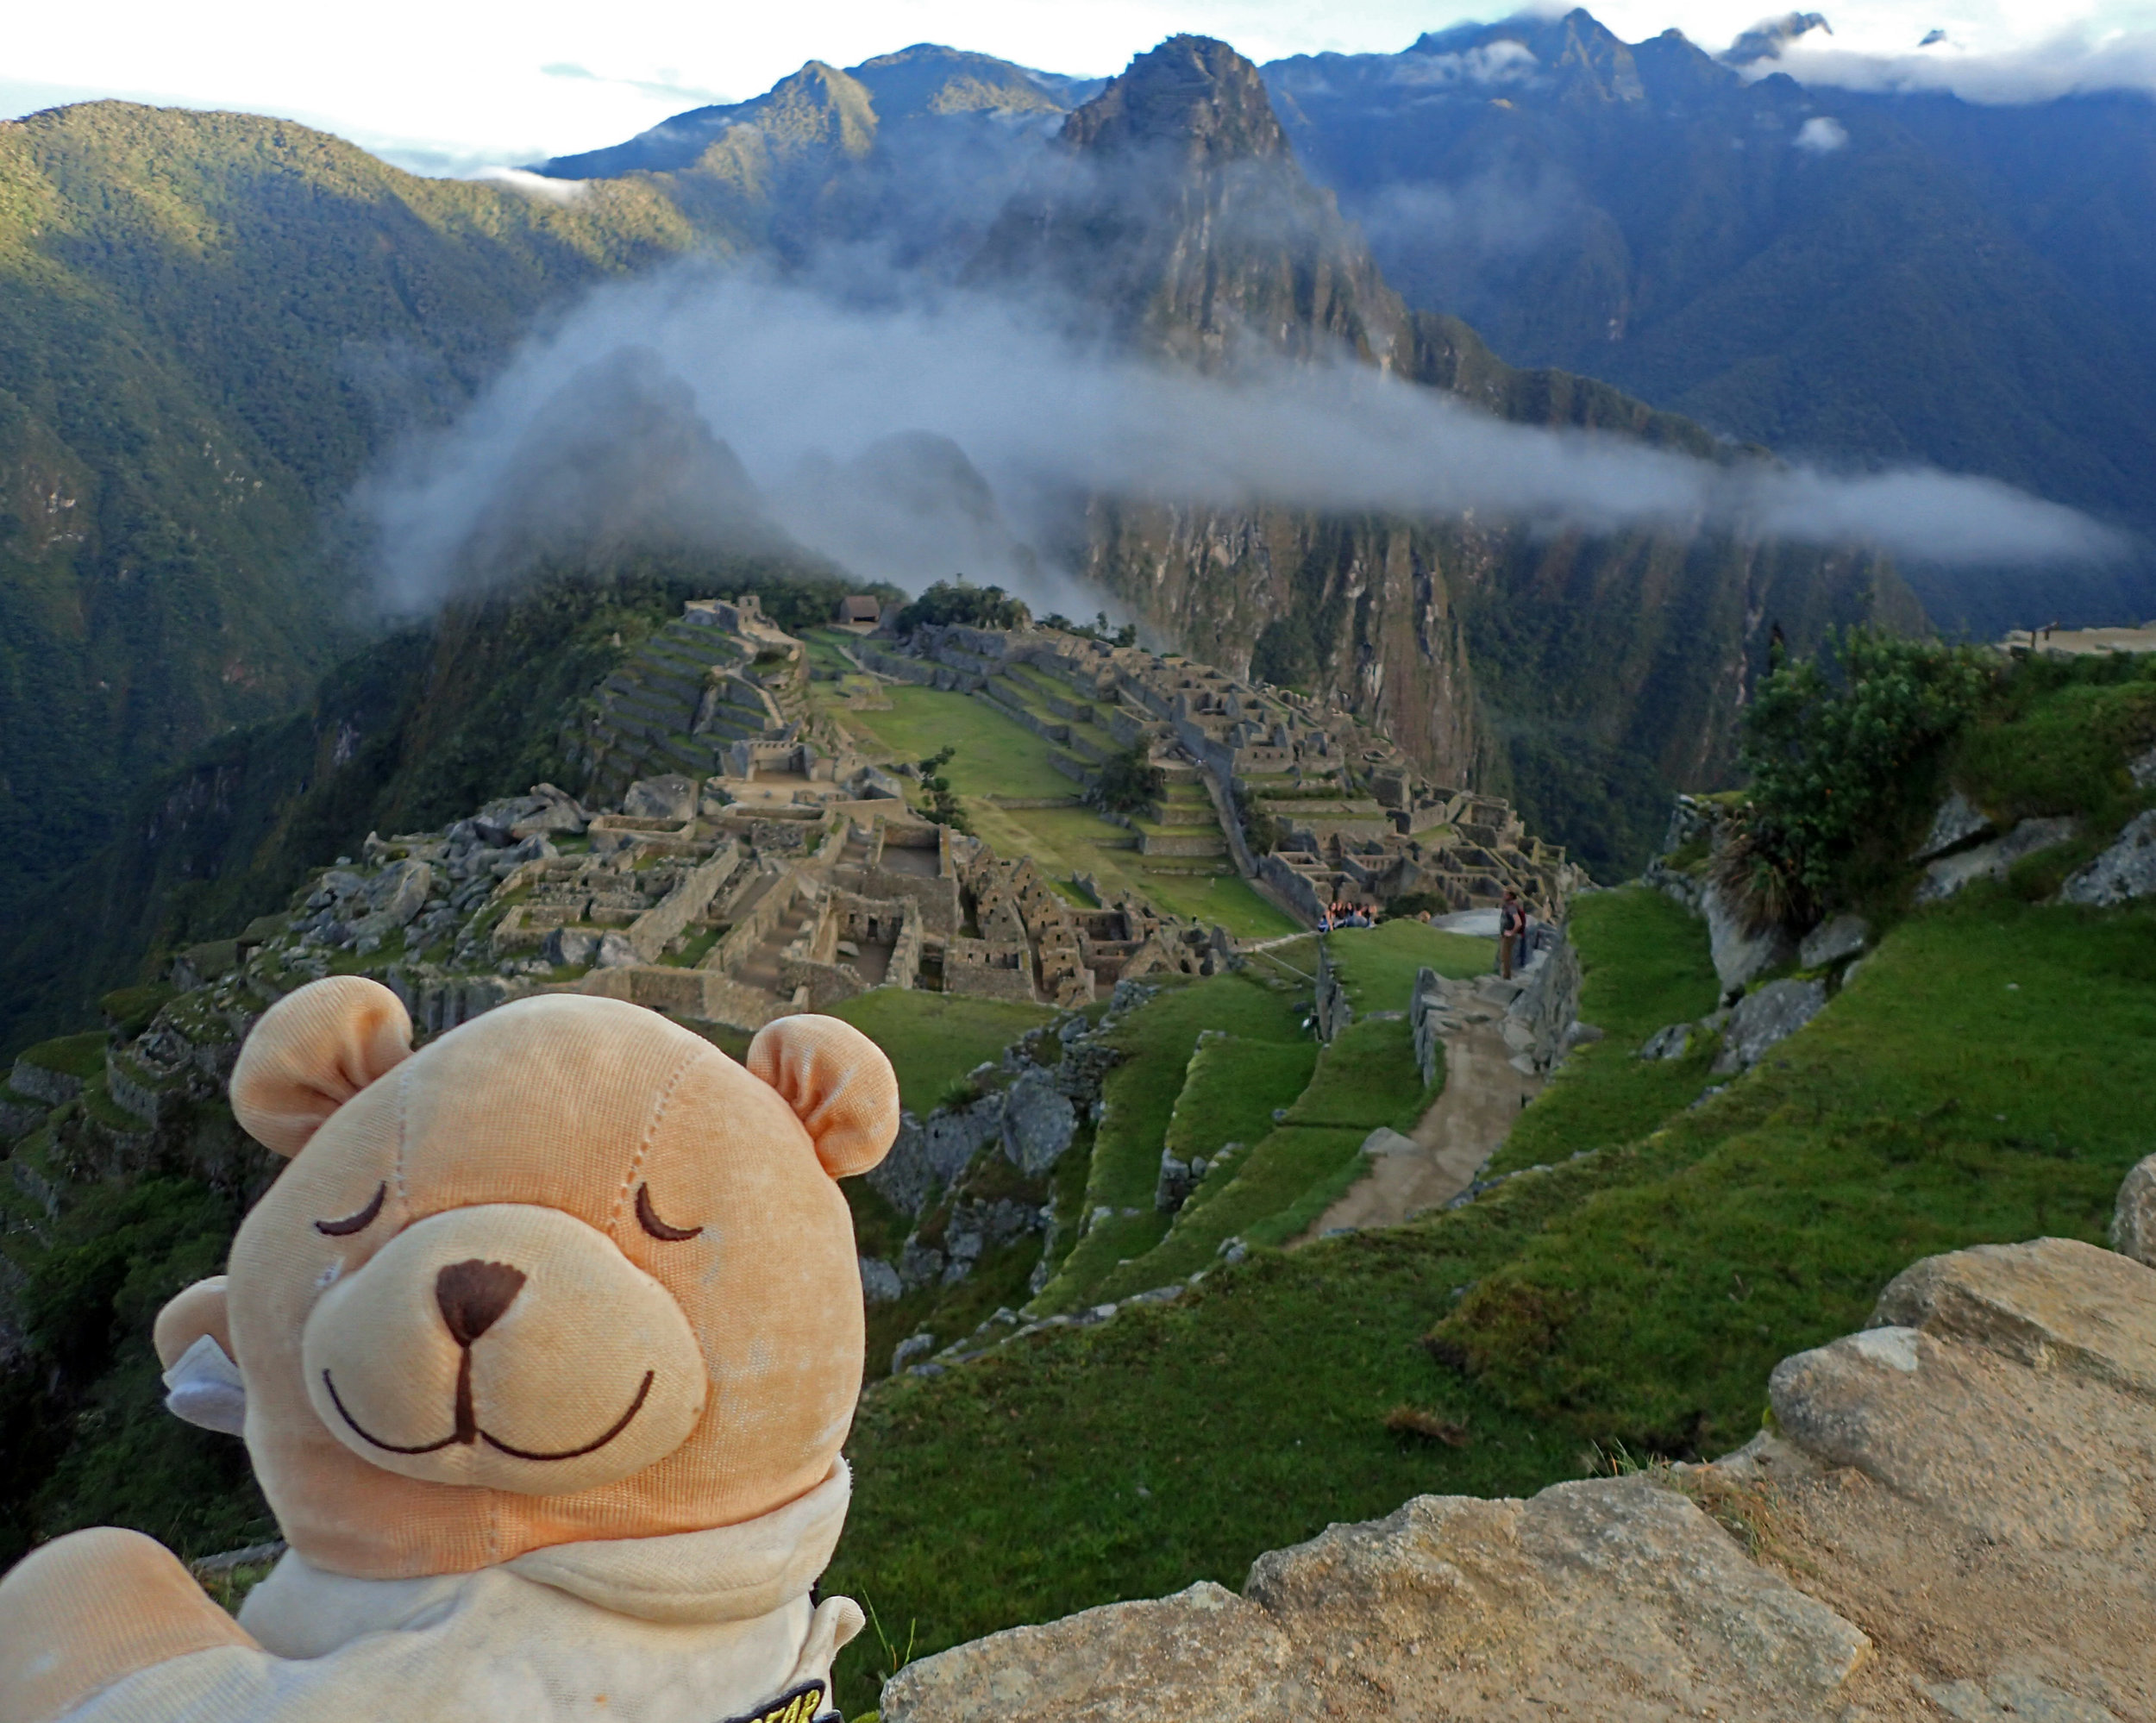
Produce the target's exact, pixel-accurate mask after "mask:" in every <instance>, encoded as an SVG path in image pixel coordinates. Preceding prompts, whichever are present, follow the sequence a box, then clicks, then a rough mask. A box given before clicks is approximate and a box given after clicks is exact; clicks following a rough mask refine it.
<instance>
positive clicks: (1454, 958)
mask: <svg viewBox="0 0 2156 1723" xmlns="http://www.w3.org/2000/svg"><path fill="white" fill-rule="evenodd" d="M1326 941H1327V943H1328V947H1329V949H1331V951H1332V962H1333V964H1334V966H1335V967H1336V968H1338V970H1339V972H1340V980H1341V981H1342V983H1343V984H1344V986H1345V987H1346V988H1347V993H1348V999H1349V1000H1350V1001H1351V1003H1352V1004H1353V1005H1354V1006H1355V1008H1356V1010H1357V1011H1358V1012H1372V1011H1405V1010H1407V996H1408V994H1409V993H1411V992H1412V991H1413V987H1414V985H1415V972H1416V971H1417V970H1419V969H1423V968H1431V969H1435V970H1436V971H1437V972H1438V974H1440V975H1451V976H1454V977H1465V976H1469V975H1487V974H1490V973H1492V972H1493V971H1494V970H1495V968H1497V942H1496V941H1495V940H1494V939H1476V938H1473V937H1470V936H1468V935H1466V934H1463V933H1445V932H1442V931H1440V930H1438V929H1436V928H1433V927H1432V926H1431V925H1430V924H1428V923H1426V922H1420V921H1414V920H1412V919H1406V918H1403V919H1401V920H1399V921H1387V922H1381V923H1379V924H1378V925H1376V927H1344V928H1342V929H1341V930H1339V931H1338V932H1337V933H1329V934H1327V935H1326ZM1307 956H1308V958H1309V960H1310V962H1316V961H1317V954H1316V953H1315V952H1314V951H1311V952H1307ZM1305 967H1307V965H1306V966H1305Z"/></svg>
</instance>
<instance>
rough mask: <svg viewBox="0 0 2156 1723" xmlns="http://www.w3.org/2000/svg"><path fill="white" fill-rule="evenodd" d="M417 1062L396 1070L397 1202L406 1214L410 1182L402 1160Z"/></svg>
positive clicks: (408, 1138) (409, 1136)
mask: <svg viewBox="0 0 2156 1723" xmlns="http://www.w3.org/2000/svg"><path fill="white" fill-rule="evenodd" d="M416 1063H417V1060H412V1059H407V1060H405V1061H404V1062H403V1063H402V1064H400V1065H399V1066H398V1068H397V1169H396V1173H397V1200H398V1203H399V1204H400V1205H401V1206H403V1207H404V1211H405V1212H407V1213H409V1212H411V1181H410V1179H409V1178H408V1177H407V1176H406V1175H405V1168H404V1158H405V1150H406V1145H407V1143H409V1142H410V1140H411V1132H410V1131H409V1129H408V1124H409V1121H410V1119H411V1102H410V1096H411V1068H412V1067H413V1065H415V1064H416Z"/></svg>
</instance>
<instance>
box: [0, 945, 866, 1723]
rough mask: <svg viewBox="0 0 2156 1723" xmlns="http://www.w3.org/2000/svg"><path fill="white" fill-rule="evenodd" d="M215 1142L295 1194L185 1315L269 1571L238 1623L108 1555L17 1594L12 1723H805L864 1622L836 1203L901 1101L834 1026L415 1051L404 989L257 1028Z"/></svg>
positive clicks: (544, 1028)
mask: <svg viewBox="0 0 2156 1723" xmlns="http://www.w3.org/2000/svg"><path fill="white" fill-rule="evenodd" d="M231 1093H232V1106H233V1111H234V1112H235V1114H236V1115H237V1116H238V1118H239V1119H240V1122H241V1125H244V1126H245V1127H246V1128H247V1130H248V1131H249V1132H250V1133H251V1134H252V1135H254V1137H256V1138H257V1139H259V1140H260V1142H261V1143H264V1144H265V1145H266V1146H267V1147H268V1148H270V1149H271V1150H274V1151H275V1152H276V1153H278V1154H279V1155H281V1156H285V1157H287V1160H288V1162H289V1164H288V1165H286V1166H285V1168H284V1169H283V1170H282V1171H281V1173H280V1175H279V1177H278V1179H277V1180H276V1181H275V1182H274V1183H273V1185H272V1186H271V1187H270V1188H269V1190H268V1192H267V1193H266V1194H265V1195H264V1196H263V1198H262V1200H260V1202H259V1203H257V1204H256V1205H255V1206H254V1209H253V1210H252V1211H251V1212H249V1214H248V1217H247V1219H246V1221H245V1222H244V1223H243V1224H242V1225H241V1228H240V1231H239V1235H238V1237H236V1238H235V1241H234V1244H233V1247H232V1254H231V1259H230V1263H229V1269H228V1272H227V1273H226V1274H225V1275H222V1276H219V1277H217V1278H216V1279H214V1280H210V1281H203V1282H201V1283H200V1284H198V1285H197V1286H194V1287H191V1288H188V1289H187V1290H186V1291H185V1292H183V1293H181V1294H179V1296H178V1297H177V1298H175V1299H174V1300H172V1303H171V1304H169V1305H168V1306H166V1308H165V1310H164V1312H163V1313H161V1314H160V1317H159V1319H158V1323H157V1332H156V1339H157V1347H158V1351H159V1354H160V1357H161V1358H162V1360H163V1361H164V1363H165V1364H166V1381H167V1382H168V1384H169V1385H170V1387H171V1389H172V1393H171V1397H170V1400H169V1403H170V1405H171V1406H172V1408H173V1410H175V1411H176V1412H178V1413H180V1414H181V1415H182V1416H184V1417H186V1418H188V1419H191V1420H192V1421H194V1422H197V1423H200V1424H204V1425H209V1426H210V1427H211V1428H213V1429H223V1430H227V1431H229V1432H233V1433H235V1434H243V1435H244V1437H245V1439H246V1441H247V1444H248V1454H249V1457H250V1458H251V1459H252V1461H253V1463H254V1471H255V1475H256V1476H257V1477H258V1478H259V1479H260V1482H261V1485H262V1488H263V1491H264V1493H265V1494H266V1496H267V1497H268V1499H269V1503H270V1506H271V1507H272V1508H273V1510H274V1512H275V1513H276V1515H277V1519H278V1522H279V1526H280V1527H281V1528H282V1530H283V1532H284V1533H285V1538H286V1540H287V1541H288V1543H289V1544H290V1546H291V1547H290V1550H289V1552H288V1553H287V1554H286V1555H285V1557H283V1558H282V1559H281V1560H280V1561H279V1563H278V1565H277V1567H276V1569H275V1570H274V1571H273V1573H272V1574H271V1575H270V1576H269V1577H268V1578H267V1579H266V1580H265V1581H264V1582H262V1583H261V1584H260V1586H258V1587H257V1588H255V1589H254V1591H253V1592H252V1593H251V1594H250V1595H248V1599H247V1601H246V1603H245V1605H244V1606H243V1607H241V1611H240V1614H239V1618H238V1620H234V1619H232V1618H231V1617H229V1616H228V1615H226V1614H225V1613H223V1612H222V1610H220V1609H219V1608H217V1607H216V1605H215V1604H213V1603H212V1602H211V1601H210V1599H209V1598H208V1597H207V1596H206V1595H204V1593H203V1591H202V1589H201V1588H200V1587H199V1586H197V1584H196V1583H195V1582H194V1581H193V1579H192V1578H191V1576H189V1574H188V1572H187V1570H186V1569H185V1568H184V1567H183V1566H182V1565H181V1564H180V1563H179V1561H178V1560H177V1559H176V1558H175V1557H173V1556H172V1554H171V1553H170V1552H169V1551H166V1550H165V1549H164V1548H163V1547H162V1546H161V1545H160V1544H156V1543H154V1541H152V1540H151V1539H150V1538H145V1537H143V1536H141V1534H139V1533H136V1532H122V1531H117V1530H114V1529H111V1528H100V1529H97V1530H95V1531H89V1532H75V1533H72V1534H71V1535H70V1536H67V1537H65V1538H59V1539H56V1540H55V1541H54V1542H53V1543H51V1544H46V1545H44V1546H43V1547H42V1548H41V1549H39V1550H37V1551H34V1552H33V1553H32V1554H31V1555H30V1556H28V1557H26V1558H25V1559H24V1560H23V1561H22V1563H19V1564H18V1565H17V1566H16V1568H15V1569H13V1570H12V1571H10V1572H9V1574H8V1575H7V1576H6V1577H5V1579H4V1580H0V1723H153V1720H154V1723H197V1720H199V1723H211V1720H216V1723H357V1720H361V1719H368V1720H372V1719H396V1720H399V1723H430V1720H436V1719H439V1720H443V1723H447V1720H450V1719H455V1720H458V1723H465V1720H475V1723H496V1720H498V1723H511V1720H514V1723H551V1720H555V1719H567V1718H572V1717H574V1718H580V1719H591V1718H609V1719H617V1720H624V1723H628V1720H633V1723H726V1720H732V1719H759V1720H761V1719H770V1720H774V1723H811V1720H812V1719H815V1718H818V1717H827V1716H830V1715H831V1714H832V1707H831V1704H830V1665H831V1660H832V1658H833V1657H834V1656H835V1655H836V1654H837V1651H838V1649H839V1648H840V1647H841V1646H842V1645H844V1644H845V1643H846V1642H847V1641H848V1640H849V1639H850V1638H852V1637H853V1636H854V1634H855V1633H856V1632H858V1631H859V1628H860V1626H861V1621H862V1617H861V1612H860V1610H859V1609H858V1608H857V1607H856V1606H855V1605H854V1604H853V1602H852V1601H850V1600H848V1599H845V1598H825V1599H824V1600H823V1601H821V1602H820V1603H819V1602H816V1601H813V1600H812V1595H811V1588H812V1585H813V1584H814V1582H815V1581H816V1578H817V1576H818V1575H819V1574H820V1573H821V1572H822V1571H823V1569H824V1565H825V1563H827V1562H828V1561H829V1560H830V1555H831V1551H832V1550H833V1548H834V1546H835V1545H836V1544H837V1538H838V1534H839V1530H840V1528H841V1526H843V1522H844V1519H845V1513H846V1505H847V1499H848V1490H849V1478H848V1474H847V1470H846V1465H845V1462H844V1461H843V1459H841V1458H840V1457H839V1450H840V1448H841V1446H842V1444H843V1442H844V1440H845V1437H846V1433H847V1430H848V1428H849V1424H850V1421H851V1419H852V1416H853V1411H854V1406H855V1402H856V1398H857V1396H858V1394H859V1392H860V1387H861V1372H862V1338H863V1337H862V1297H861V1285H860V1274H859V1267H858V1262H857V1258H856V1255H855V1245H854V1237H853V1226H852V1222H851V1219H850V1217H849V1212H848V1209H847V1206H846V1201H845V1199H844V1197H843V1195H842V1194H841V1193H840V1191H839V1188H838V1186H837V1180H838V1179H839V1178H841V1177H843V1176H846V1175H851V1174H856V1173H861V1172H865V1171H866V1170H867V1169H869V1168H870V1167H872V1166H874V1164H875V1163H876V1162H878V1161H879V1160H881V1158H882V1156H883V1155H884V1154H885V1152H886V1151H887V1150H888V1149H889V1147H890V1145H891V1142H892V1139H893V1137H894V1135H895V1134H896V1131H897V1127H898V1085H897V1082H896V1081H895V1079H894V1078H893V1075H892V1072H891V1067H890V1063H889V1062H888V1061H887V1059H886V1058H885V1057H884V1056H883V1054H882V1053H881V1051H880V1050H878V1049H877V1048H876V1047H875V1046H874V1043H871V1042H870V1041H869V1040H868V1038H867V1037H864V1036H862V1034H860V1033H859V1032H858V1031H856V1030H854V1029H851V1028H849V1026H848V1025H846V1024H843V1023H840V1022H838V1021H837V1019H836V1018H827V1017H818V1016H809V1015H803V1016H795V1017H787V1018H779V1019H778V1020H777V1021H775V1022H774V1023H772V1024H768V1025H767V1026H766V1027H765V1028H764V1029H763V1030H762V1031H761V1032H760V1033H759V1034H758V1035H757V1036H756V1037H755V1041H754V1042H753V1043H751V1044H750V1046H749V1055H748V1060H747V1063H746V1066H745V1067H744V1066H743V1065H742V1064H737V1063H736V1062H734V1061H733V1060H732V1059H730V1058H728V1057H727V1056H726V1055H724V1053H722V1052H720V1051H719V1050H718V1049H716V1048H714V1047H712V1046H711V1045H710V1044H709V1043H706V1042H705V1041H704V1040H702V1039H701V1038H700V1037H697V1036H695V1035H693V1034H691V1033H689V1032H688V1031H686V1030H684V1029H681V1028H680V1027H678V1026H677V1025H675V1024H672V1023H669V1022H667V1020H666V1019H665V1018H661V1017H659V1016H657V1015H655V1013H653V1012H649V1011H645V1010H643V1009H642V1008H641V1007H639V1006H631V1005H626V1004H623V1003H620V1002H618V1001H615V1000H609V999H586V998H582V997H578V996H569V995H553V996H548V997H543V998H539V999H527V1000H523V1001H520V1002H518V1003H516V1004H512V1005H509V1006H503V1007H501V1008H500V1009H498V1010H497V1011H494V1012H490V1013H489V1014H487V1015H486V1016H484V1017H481V1018H475V1019H474V1020H473V1021H472V1022H470V1023H467V1024H464V1025H462V1026H461V1027H460V1028H457V1029H455V1030H453V1031H450V1032H449V1033H448V1034H447V1035H444V1036H442V1037H441V1038H439V1039H438V1040H436V1041H435V1042H433V1043H430V1044H429V1045H428V1046H427V1047H426V1048H425V1049H423V1050H421V1051H419V1052H418V1053H416V1054H415V1053H413V1052H412V1051H411V1024H410V1021H409V1019H408V1018H406V1016H405V1013H404V1007H403V1006H402V1005H401V1004H399V1003H398V999H397V997H396V996H395V995H394V994H393V993H390V992H389V991H388V989H386V988H385V987H380V986H379V985H377V984H376V983H374V982H372V981H365V980H362V979H360V978H357V977H349V976H346V977H338V978H334V979H331V980H328V981H318V982H316V983H314V984H313V985H311V986H309V987H303V988H301V989H300V990H299V991H298V992H297V993H293V994H291V995H290V996H289V997H288V998H286V999H283V1000H281V1001H279V1003H278V1004H277V1005H276V1006H273V1008H272V1009H271V1010H270V1011H269V1012H267V1013H266V1014H265V1015H264V1017H263V1018H262V1020H261V1022H260V1024H257V1025H256V1027H255V1030H254V1033H253V1035H252V1036H250V1037H249V1038H248V1043H247V1044H246V1046H245V1047H244V1049H242V1050H241V1056H240V1061H239V1064H238V1066H237V1068H235V1071H234V1073H233V1078H232V1088H231Z"/></svg>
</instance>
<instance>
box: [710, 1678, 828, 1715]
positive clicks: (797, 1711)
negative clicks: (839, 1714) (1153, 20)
mask: <svg viewBox="0 0 2156 1723" xmlns="http://www.w3.org/2000/svg"><path fill="white" fill-rule="evenodd" d="M823 1708H824V1683H823V1682H820V1681H812V1682H809V1683H808V1684H807V1685H806V1686H805V1687H797V1688H795V1689H793V1691H792V1692H791V1693H783V1694H780V1695H779V1697H778V1698H776V1699H774V1700H773V1701H771V1703H770V1704H768V1705H767V1706H765V1707H762V1708H761V1710H756V1711H745V1712H743V1714H741V1715H740V1716H738V1717H730V1718H728V1719H727V1720H726V1723H810V1719H812V1718H813V1717H814V1716H815V1715H816V1714H817V1713H818V1712H819V1711H821V1710H822V1709H823Z"/></svg>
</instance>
